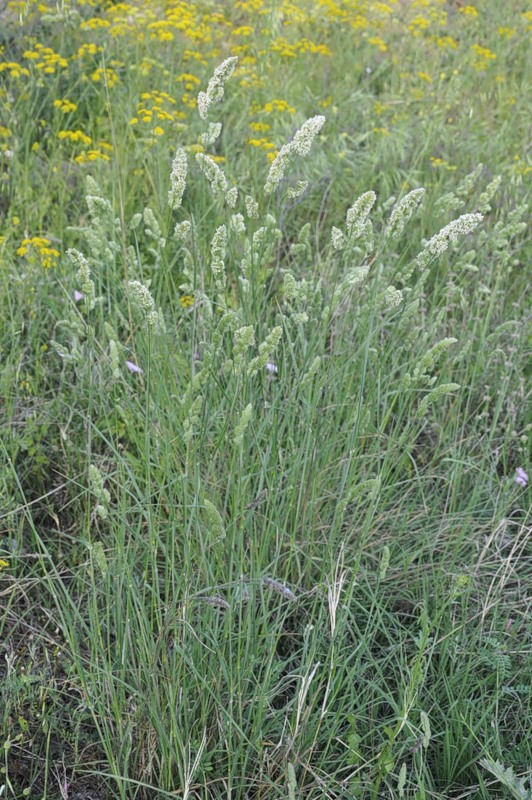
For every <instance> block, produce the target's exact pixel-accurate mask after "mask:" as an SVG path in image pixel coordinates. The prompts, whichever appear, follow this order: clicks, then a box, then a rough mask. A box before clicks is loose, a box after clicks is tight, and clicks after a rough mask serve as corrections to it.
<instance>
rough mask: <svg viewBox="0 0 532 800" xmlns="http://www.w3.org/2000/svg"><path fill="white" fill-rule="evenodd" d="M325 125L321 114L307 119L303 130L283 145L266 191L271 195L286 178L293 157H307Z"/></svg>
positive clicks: (267, 179)
mask: <svg viewBox="0 0 532 800" xmlns="http://www.w3.org/2000/svg"><path fill="white" fill-rule="evenodd" d="M324 123H325V117H324V116H322V115H321V114H318V115H316V116H315V117H311V118H310V119H307V120H306V122H304V123H303V125H302V126H301V128H300V129H299V130H298V131H297V132H296V134H295V136H294V138H293V139H292V140H291V141H290V142H288V143H287V144H285V145H283V146H282V147H281V149H280V150H279V152H278V153H277V155H276V156H275V158H274V160H273V161H272V164H271V166H270V170H269V172H268V175H267V178H266V183H265V185H264V191H265V192H266V194H271V193H272V192H273V191H274V190H275V189H276V188H277V186H278V185H279V184H280V182H281V181H282V179H283V178H284V174H285V170H286V168H287V166H288V163H289V161H290V159H291V157H292V156H293V155H299V156H307V155H308V154H309V153H310V148H311V147H312V143H313V141H314V139H315V138H316V136H317V135H318V134H319V132H320V131H321V129H322V127H323V125H324Z"/></svg>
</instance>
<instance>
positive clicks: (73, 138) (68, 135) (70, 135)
mask: <svg viewBox="0 0 532 800" xmlns="http://www.w3.org/2000/svg"><path fill="white" fill-rule="evenodd" d="M57 138H58V139H61V140H63V139H68V140H69V141H70V142H75V143H77V142H79V143H81V144H84V145H89V144H92V139H91V137H90V136H87V134H86V133H83V131H80V130H77V131H59V133H58V134H57Z"/></svg>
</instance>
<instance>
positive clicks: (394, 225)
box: [385, 189, 425, 239]
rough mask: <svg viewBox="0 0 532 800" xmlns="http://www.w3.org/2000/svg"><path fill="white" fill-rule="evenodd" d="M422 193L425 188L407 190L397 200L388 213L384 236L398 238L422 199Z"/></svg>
mask: <svg viewBox="0 0 532 800" xmlns="http://www.w3.org/2000/svg"><path fill="white" fill-rule="evenodd" d="M424 194H425V189H413V190H412V191H411V192H408V194H407V195H405V196H404V197H403V198H402V200H399V202H398V203H397V204H396V205H395V206H394V209H393V211H392V213H391V215H390V221H389V222H388V226H387V228H386V230H385V236H388V237H389V238H390V239H398V238H399V236H400V235H401V234H402V232H403V231H404V228H405V225H406V223H407V222H408V220H409V219H410V217H411V216H412V214H413V213H414V212H415V211H416V210H417V208H418V207H419V205H420V203H421V201H422V200H423V196H424Z"/></svg>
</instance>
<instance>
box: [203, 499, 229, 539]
mask: <svg viewBox="0 0 532 800" xmlns="http://www.w3.org/2000/svg"><path fill="white" fill-rule="evenodd" d="M203 507H204V509H205V516H206V518H207V527H208V529H209V533H210V535H211V538H212V540H213V541H215V540H216V541H219V540H221V539H225V526H224V523H223V519H222V515H221V514H220V512H219V511H218V509H217V508H216V506H215V505H214V503H211V501H210V500H207V498H205V499H204V501H203Z"/></svg>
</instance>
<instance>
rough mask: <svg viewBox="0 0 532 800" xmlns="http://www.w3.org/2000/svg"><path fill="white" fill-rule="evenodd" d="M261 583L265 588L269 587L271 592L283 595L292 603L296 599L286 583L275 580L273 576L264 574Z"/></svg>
mask: <svg viewBox="0 0 532 800" xmlns="http://www.w3.org/2000/svg"><path fill="white" fill-rule="evenodd" d="M262 583H263V585H264V586H266V588H267V589H271V591H272V592H276V593H277V594H280V595H281V597H284V598H285V599H286V600H290V601H291V602H292V603H295V602H296V601H297V595H295V594H294V592H293V591H292V590H291V589H290V588H289V587H288V586H287V585H286V584H284V583H281V581H276V580H275V579H274V578H270V577H269V576H266V577H264V578H263V579H262Z"/></svg>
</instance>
